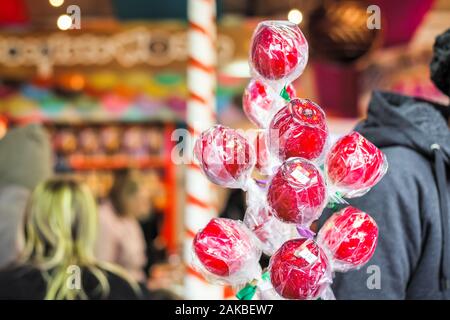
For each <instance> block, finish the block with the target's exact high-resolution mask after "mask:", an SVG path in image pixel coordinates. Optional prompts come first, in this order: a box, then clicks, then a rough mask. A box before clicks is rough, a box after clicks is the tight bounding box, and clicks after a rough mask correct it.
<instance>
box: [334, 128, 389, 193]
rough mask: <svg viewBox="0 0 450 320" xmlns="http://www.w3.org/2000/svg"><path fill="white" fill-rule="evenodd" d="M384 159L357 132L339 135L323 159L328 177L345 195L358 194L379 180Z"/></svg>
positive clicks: (384, 163) (383, 156)
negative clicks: (324, 159) (340, 136)
mask: <svg viewBox="0 0 450 320" xmlns="http://www.w3.org/2000/svg"><path fill="white" fill-rule="evenodd" d="M386 170H387V160H386V158H385V155H384V154H383V152H381V151H380V150H379V149H378V148H377V147H375V145H373V144H372V143H371V142H370V141H369V140H367V139H366V138H364V137H363V136H362V135H360V134H359V133H358V132H351V133H350V134H347V135H345V136H343V137H342V138H340V139H339V140H338V141H337V142H336V143H335V144H334V145H333V147H332V148H331V150H330V152H329V153H328V156H327V159H326V172H327V178H328V179H329V181H330V182H331V183H332V184H333V185H334V186H335V187H336V188H337V189H338V190H339V191H341V192H342V193H343V194H344V195H345V196H347V197H352V196H359V195H361V194H363V193H365V192H366V191H367V190H368V189H369V188H371V187H373V186H374V185H375V184H377V183H378V181H380V179H381V178H382V177H383V176H384V174H385V173H386Z"/></svg>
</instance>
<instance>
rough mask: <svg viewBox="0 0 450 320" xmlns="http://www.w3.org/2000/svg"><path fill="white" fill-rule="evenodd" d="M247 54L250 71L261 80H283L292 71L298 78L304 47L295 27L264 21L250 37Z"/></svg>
mask: <svg viewBox="0 0 450 320" xmlns="http://www.w3.org/2000/svg"><path fill="white" fill-rule="evenodd" d="M250 55H251V56H250V59H251V63H252V65H253V68H254V70H255V71H256V72H257V73H258V74H259V75H260V76H261V77H263V78H265V79H268V80H279V79H283V78H286V77H289V76H290V75H291V74H294V73H296V72H295V71H297V73H298V74H296V77H298V76H299V75H300V74H301V72H302V71H303V69H304V67H305V65H306V61H307V57H308V44H307V42H306V39H305V37H304V36H303V33H302V32H301V31H300V29H299V28H298V26H297V25H295V24H293V23H289V22H284V21H266V22H263V23H261V24H260V25H259V26H258V28H257V29H256V31H255V33H254V35H253V39H252V45H251V52H250ZM298 69H300V70H298ZM292 80H293V79H292Z"/></svg>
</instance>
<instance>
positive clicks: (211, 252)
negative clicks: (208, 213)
mask: <svg viewBox="0 0 450 320" xmlns="http://www.w3.org/2000/svg"><path fill="white" fill-rule="evenodd" d="M256 241H257V240H256V239H255V236H254V235H253V234H252V232H251V231H250V230H248V229H247V227H246V226H245V225H244V224H243V223H242V222H241V221H237V220H232V219H226V218H214V219H211V221H210V222H209V223H208V224H207V225H206V226H205V228H203V229H202V230H200V231H199V232H198V233H197V234H196V236H195V238H194V242H193V245H192V251H193V263H192V264H193V266H194V268H195V269H196V270H198V271H199V272H200V273H201V274H203V275H204V276H205V278H206V279H207V280H208V281H209V282H211V283H217V284H228V285H239V284H243V283H246V282H248V281H251V280H253V279H256V278H259V277H260V276H261V266H260V265H259V258H260V257H261V250H260V249H259V246H258V245H257V243H256Z"/></svg>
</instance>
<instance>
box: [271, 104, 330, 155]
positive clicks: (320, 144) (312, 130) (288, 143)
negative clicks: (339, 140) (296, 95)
mask: <svg viewBox="0 0 450 320" xmlns="http://www.w3.org/2000/svg"><path fill="white" fill-rule="evenodd" d="M327 139H328V127H327V124H326V119H325V113H324V112H323V110H322V109H321V108H320V107H319V106H318V105H317V104H315V103H314V102H312V101H310V100H307V99H293V100H291V101H290V102H289V103H288V104H287V105H286V106H285V107H283V108H282V109H281V110H280V111H278V113H277V114H276V115H275V116H274V117H273V119H272V121H271V123H270V126H269V139H268V143H269V150H270V152H271V153H272V154H274V155H277V156H278V158H279V159H280V160H281V161H283V160H286V159H288V158H291V157H302V158H305V159H308V160H314V159H317V158H318V157H319V156H320V155H321V154H322V151H323V149H324V147H325V143H326V141H327Z"/></svg>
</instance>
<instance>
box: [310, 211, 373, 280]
mask: <svg viewBox="0 0 450 320" xmlns="http://www.w3.org/2000/svg"><path fill="white" fill-rule="evenodd" d="M377 241H378V226H377V224H376V222H375V220H374V219H373V218H372V217H371V216H370V215H368V214H367V213H365V212H363V211H361V210H359V209H357V208H354V207H351V206H348V207H345V208H343V209H341V210H340V211H338V212H335V213H334V214H333V215H332V216H331V217H330V218H328V220H327V221H326V222H325V224H324V225H323V226H322V228H321V229H320V231H319V233H318V235H317V243H319V244H320V245H321V246H322V247H323V248H324V249H325V250H326V251H327V253H328V255H329V257H330V260H331V262H332V269H333V271H339V272H346V271H349V270H353V269H359V268H361V267H362V266H363V265H365V264H366V263H367V262H368V261H369V260H370V258H371V257H372V256H373V254H374V252H375V248H376V246H377Z"/></svg>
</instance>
